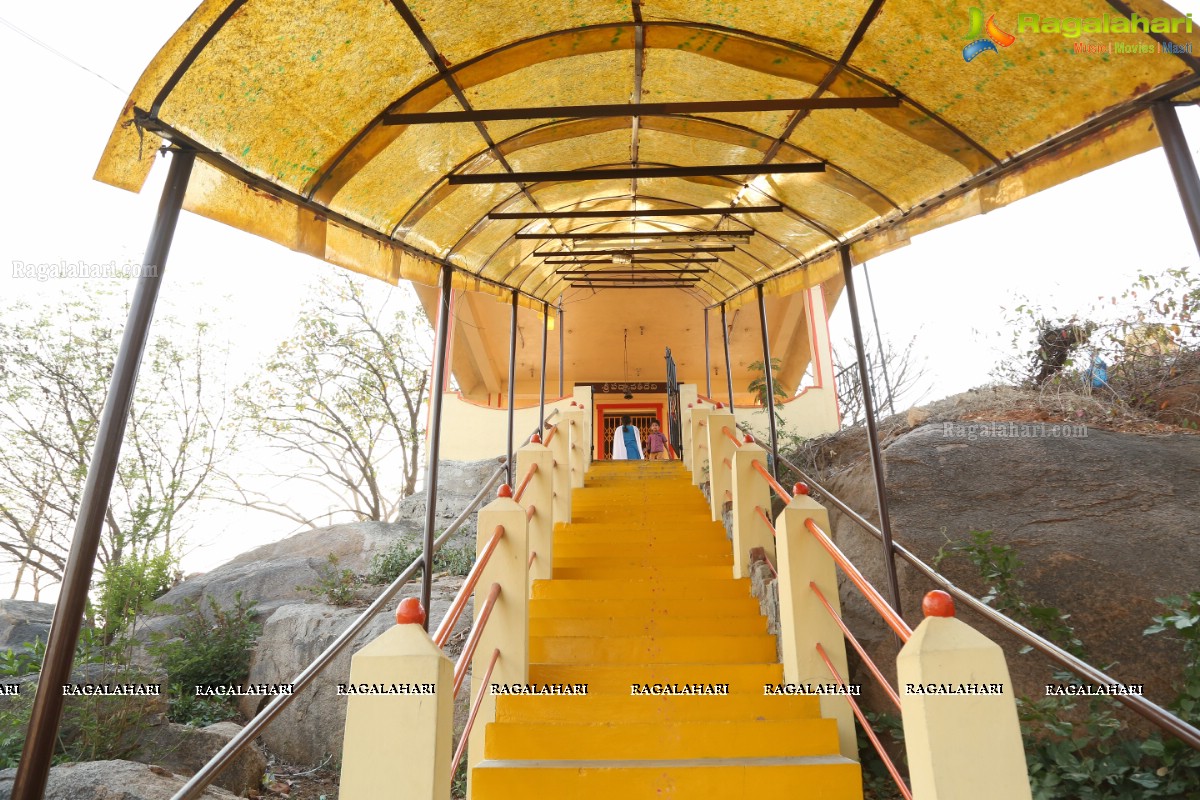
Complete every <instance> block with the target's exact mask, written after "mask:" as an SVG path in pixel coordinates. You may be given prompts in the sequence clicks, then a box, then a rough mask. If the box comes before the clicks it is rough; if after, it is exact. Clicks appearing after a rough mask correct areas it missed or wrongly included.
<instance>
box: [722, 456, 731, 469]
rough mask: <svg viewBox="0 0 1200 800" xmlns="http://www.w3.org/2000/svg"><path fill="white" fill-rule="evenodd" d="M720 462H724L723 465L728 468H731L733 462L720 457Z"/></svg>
mask: <svg viewBox="0 0 1200 800" xmlns="http://www.w3.org/2000/svg"><path fill="white" fill-rule="evenodd" d="M721 463H722V464H724V465H725V466H727V467H729V468H730V469H733V464H732V463H731V462H730V461H729V459H728V458H722V459H721Z"/></svg>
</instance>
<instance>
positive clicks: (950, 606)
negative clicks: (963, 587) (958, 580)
mask: <svg viewBox="0 0 1200 800" xmlns="http://www.w3.org/2000/svg"><path fill="white" fill-rule="evenodd" d="M921 611H923V612H924V613H925V616H927V617H953V616H954V598H953V597H951V596H950V595H949V594H947V593H946V592H943V591H942V590H941V589H934V590H933V591H932V592H929V593H928V594H927V595H925V599H923V600H922V601H921Z"/></svg>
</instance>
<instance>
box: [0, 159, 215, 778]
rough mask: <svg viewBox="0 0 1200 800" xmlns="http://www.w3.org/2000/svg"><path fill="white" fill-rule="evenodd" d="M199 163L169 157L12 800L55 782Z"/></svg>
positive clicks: (102, 416) (80, 512) (101, 421)
mask: <svg viewBox="0 0 1200 800" xmlns="http://www.w3.org/2000/svg"><path fill="white" fill-rule="evenodd" d="M195 161H196V154H195V153H194V152H192V151H190V150H175V151H174V154H173V155H172V156H171V166H170V169H169V171H168V172H167V182H166V185H165V186H164V187H163V193H162V199H161V200H159V204H158V214H157V216H156V217H155V219H154V227H153V228H152V229H151V231H150V241H149V243H148V244H147V245H146V255H145V258H144V264H145V265H146V267H147V269H145V270H143V273H142V275H141V277H139V278H138V282H137V288H136V289H135V290H134V295H133V302H132V303H131V304H130V306H129V317H128V319H127V320H126V322H125V332H124V334H123V335H122V337H121V348H120V350H118V351H117V361H116V364H115V365H114V366H113V373H112V379H111V382H110V383H109V386H108V396H107V398H106V399H105V401H104V411H103V412H102V413H101V416H100V426H99V429H98V430H97V433H96V446H95V449H94V450H93V452H92V460H91V462H90V463H89V464H88V473H87V480H86V482H85V483H84V486H83V496H82V497H81V498H80V501H79V516H78V518H77V519H76V521H75V534H74V536H73V537H72V538H71V550H70V553H69V554H68V555H67V566H66V569H65V570H64V571H63V585H62V593H61V595H60V596H59V600H58V603H57V604H56V605H55V607H54V618H53V621H52V622H51V624H50V635H49V637H48V638H47V642H46V654H45V658H44V659H43V661H42V671H41V677H40V679H39V680H38V685H37V694H36V695H35V696H34V699H33V709H32V711H31V712H30V718H29V728H28V730H27V732H26V736H25V746H24V748H22V752H21V760H20V762H19V764H18V766H17V775H16V778H15V779H14V781H13V786H12V797H13V798H14V800H40V798H41V797H42V794H43V793H44V792H45V790H46V781H47V780H48V779H49V776H50V761H51V758H52V757H53V755H54V747H55V743H56V741H57V739H58V729H59V722H60V719H61V717H62V711H63V701H64V698H63V693H62V687H63V684H66V683H70V682H71V680H70V679H71V668H72V667H73V666H74V661H75V643H76V640H77V639H78V638H79V629H80V627H81V626H82V624H83V614H84V606H85V604H86V603H87V599H88V589H89V588H90V587H91V581H92V572H93V570H94V569H95V564H96V552H97V550H98V549H99V547H100V536H101V534H102V532H103V530H104V517H105V512H106V511H107V510H108V499H109V495H110V493H111V492H112V484H113V478H114V476H115V474H116V471H117V462H118V460H119V459H120V457H121V441H122V439H123V438H124V436H125V425H126V422H127V421H128V419H129V411H130V407H131V405H132V403H133V391H134V387H135V386H136V385H137V377H138V367H139V366H140V364H141V361H142V354H143V353H144V352H145V351H146V342H147V340H148V339H149V337H150V321H151V320H152V319H153V317H154V306H155V304H156V302H157V300H158V290H159V288H160V286H161V285H162V273H163V269H164V267H165V266H166V263H167V255H168V254H169V253H170V250H171V241H172V239H173V238H174V236H175V226H176V223H177V222H178V221H179V212H180V209H181V208H182V207H183V197H184V194H185V193H186V192H187V186H188V178H189V177H190V176H191V174H192V166H193V165H194V164H195Z"/></svg>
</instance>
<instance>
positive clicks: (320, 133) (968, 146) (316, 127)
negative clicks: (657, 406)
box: [96, 0, 1200, 305]
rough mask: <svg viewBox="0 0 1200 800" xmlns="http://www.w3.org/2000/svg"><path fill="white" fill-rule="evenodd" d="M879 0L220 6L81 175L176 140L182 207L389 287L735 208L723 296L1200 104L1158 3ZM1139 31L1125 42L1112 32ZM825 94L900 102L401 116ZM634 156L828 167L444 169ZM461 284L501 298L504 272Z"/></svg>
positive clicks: (809, 266)
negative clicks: (1118, 23) (1051, 23)
mask: <svg viewBox="0 0 1200 800" xmlns="http://www.w3.org/2000/svg"><path fill="white" fill-rule="evenodd" d="M1118 5H1119V6H1121V7H1122V8H1126V7H1127V8H1129V9H1132V11H1131V12H1130V13H1133V12H1136V13H1137V14H1139V15H1141V16H1143V17H1152V18H1156V19H1157V18H1166V19H1168V20H1169V19H1170V18H1171V17H1175V16H1178V15H1179V12H1177V11H1175V9H1173V8H1171V7H1170V6H1168V5H1166V4H1165V3H1163V2H1162V0H1130V2H1129V5H1128V6H1124V5H1122V4H1118ZM870 7H872V3H871V0H855V1H854V2H849V1H848V0H815V4H807V5H801V6H797V5H796V4H795V3H792V2H790V0H759V1H758V2H754V3H737V2H733V0H694V1H690V2H686V3H685V2H683V0H647V2H645V3H639V4H638V5H637V6H636V8H635V7H634V6H633V5H632V4H630V3H628V2H627V0H619V1H618V0H595V1H594V2H591V1H589V2H584V0H480V1H479V2H475V1H474V0H420V1H418V0H390V1H389V2H382V0H370V1H369V2H368V0H331V2H330V3H328V4H324V5H318V6H314V5H312V4H308V5H305V4H303V3H300V2H299V0H235V2H233V3H228V2H208V3H204V4H203V5H201V7H200V8H199V9H198V10H197V12H196V13H195V14H194V15H193V16H192V17H191V18H190V19H189V20H188V21H187V23H185V24H184V26H183V27H181V28H180V30H179V31H178V32H177V33H176V34H175V36H173V37H172V38H171V40H170V41H169V42H168V43H166V45H164V46H163V48H162V49H161V51H160V52H159V54H158V56H156V58H155V59H154V61H153V62H152V63H151V64H150V65H149V66H148V67H147V68H146V70H145V72H144V74H143V75H142V78H141V79H140V80H139V81H138V83H137V85H136V88H135V90H134V92H133V94H132V95H131V97H130V98H129V100H128V102H127V104H126V105H125V106H124V107H123V108H122V109H121V111H120V114H119V118H118V121H117V125H116V127H115V128H114V131H113V133H112V135H111V137H110V139H109V143H108V146H107V148H106V150H105V153H104V156H103V158H102V160H101V163H100V166H99V168H98V169H97V173H96V174H97V177H98V178H100V179H101V180H105V181H107V182H110V183H112V184H114V185H118V186H122V187H124V188H130V189H137V188H140V187H141V186H142V185H143V182H144V178H145V174H146V171H147V169H148V168H149V163H150V161H151V158H150V155H151V154H152V152H153V150H154V149H155V148H156V146H157V145H158V144H159V141H160V139H162V140H166V141H169V142H171V143H172V146H174V147H176V148H188V149H195V150H196V151H197V156H198V159H199V161H200V163H201V166H199V167H198V168H197V170H196V172H195V176H194V177H193V187H192V189H191V190H190V191H189V193H188V196H187V203H188V208H190V209H192V210H195V211H197V212H198V213H201V214H205V215H208V216H211V217H213V218H214V219H219V220H221V221H224V222H227V223H228V224H231V225H234V226H236V227H239V228H242V229H244V230H248V231H251V232H254V233H258V234H259V235H262V236H264V237H266V238H269V239H271V240H272V241H277V242H279V243H281V244H284V245H285V246H288V247H291V248H293V249H296V250H299V251H301V252H305V253H310V254H312V255H314V256H317V257H320V258H324V259H326V260H327V261H330V262H331V263H336V264H339V265H342V266H345V267H347V268H349V269H354V270H358V271H360V272H363V273H365V274H370V275H376V276H378V277H380V278H382V279H385V280H397V279H399V278H403V277H412V278H413V279H417V280H428V279H431V278H436V277H437V272H438V270H439V268H441V267H445V266H450V267H453V269H454V270H459V271H462V270H472V271H478V273H479V275H480V276H481V280H484V279H486V280H491V281H508V280H509V279H510V278H511V279H512V280H514V281H517V280H519V281H520V286H521V287H522V290H524V291H530V292H556V291H558V287H557V285H558V284H561V281H559V280H557V279H554V278H552V277H551V273H552V271H551V273H547V270H546V267H545V266H544V265H541V264H540V263H539V262H538V260H537V259H534V258H531V257H530V255H531V253H532V252H533V251H534V250H536V249H538V248H539V247H545V248H557V249H560V250H565V249H570V248H571V247H572V246H573V245H571V244H570V243H569V242H564V241H561V240H560V241H557V242H556V241H555V240H552V239H544V240H521V241H517V240H515V239H514V238H513V237H514V235H515V233H516V232H518V231H522V232H553V231H557V232H560V233H561V232H566V231H579V232H584V231H586V232H618V231H636V232H644V231H651V230H657V231H680V232H684V231H688V232H704V231H708V230H712V228H713V227H714V226H718V227H720V228H722V229H725V230H729V229H737V228H745V227H746V226H749V227H750V228H751V229H753V230H754V231H755V232H756V233H757V235H755V236H754V237H752V238H751V239H750V240H749V241H748V242H746V243H742V244H738V245H737V250H736V251H734V252H733V253H731V254H730V255H729V257H728V258H727V259H724V260H722V261H721V262H719V263H718V264H716V265H715V266H714V268H713V269H712V270H711V272H710V273H706V274H708V275H710V277H711V281H708V282H706V283H705V288H703V291H705V292H709V293H710V294H712V293H715V294H714V295H713V296H716V297H720V298H721V299H726V300H728V299H735V298H736V297H737V293H738V292H740V291H741V290H743V289H745V288H747V287H749V286H751V285H752V284H753V283H754V282H756V281H763V280H767V281H768V282H769V285H770V286H771V287H772V290H776V291H777V290H781V289H783V288H784V287H789V286H797V285H810V282H811V281H812V280H814V279H815V278H816V277H819V276H820V275H822V274H824V271H825V266H817V267H815V268H814V265H827V264H828V263H833V262H831V261H830V259H829V258H828V255H829V253H830V252H831V251H832V250H833V249H835V248H837V247H839V246H842V245H849V246H851V248H852V254H854V255H855V256H856V257H863V256H864V255H867V254H870V253H879V252H885V251H887V250H888V249H891V248H894V247H898V246H902V245H903V244H904V243H905V242H906V241H907V238H908V237H909V236H911V235H913V234H914V233H919V232H921V231H924V230H930V229H932V228H936V227H938V226H940V225H944V224H948V223H949V222H953V221H956V220H959V219H963V218H965V217H967V216H970V215H972V214H976V213H980V212H982V211H987V210H989V209H991V208H997V207H1000V206H1002V205H1004V204H1006V203H1009V202H1013V201H1014V200H1016V199H1020V198H1021V197H1024V196H1027V195H1028V194H1030V193H1032V192H1035V191H1038V190H1040V189H1041V188H1045V187H1046V186H1050V185H1054V184H1055V183H1057V182H1061V181H1065V180H1069V179H1071V178H1072V177H1075V176H1076V175H1079V174H1082V173H1084V172H1086V171H1088V170H1089V169H1095V168H1097V167H1099V166H1102V165H1105V164H1108V163H1112V162H1113V161H1115V160H1119V159H1120V158H1124V157H1127V156H1128V155H1130V154H1132V153H1134V152H1140V150H1142V149H1145V148H1146V147H1150V146H1153V144H1154V141H1155V135H1156V134H1155V132H1154V131H1153V129H1152V128H1148V129H1147V130H1142V131H1135V130H1134V129H1133V128H1131V127H1130V121H1131V120H1139V122H1138V124H1142V125H1143V126H1145V125H1148V122H1147V121H1146V120H1145V119H1143V116H1144V114H1145V110H1146V108H1147V107H1148V106H1149V104H1150V103H1151V102H1157V101H1160V100H1164V99H1166V100H1169V99H1171V98H1173V97H1176V98H1194V97H1195V96H1200V56H1198V55H1193V54H1191V53H1186V52H1185V53H1179V54H1171V53H1170V52H1165V51H1170V50H1171V43H1178V44H1182V45H1188V46H1192V49H1193V52H1194V53H1195V52H1197V51H1200V29H1197V30H1196V31H1195V32H1187V31H1185V30H1178V29H1177V30H1170V23H1169V22H1168V30H1167V31H1166V32H1165V33H1143V32H1132V33H1126V32H1120V31H1118V30H1108V31H1106V32H1102V31H1101V30H1100V29H1098V28H1096V25H1095V24H1092V23H1088V24H1087V25H1085V24H1083V23H1080V27H1079V28H1078V29H1075V28H1072V29H1071V30H1070V31H1068V30H1067V29H1066V25H1067V23H1066V22H1065V20H1071V19H1074V20H1076V21H1079V20H1080V19H1084V20H1086V19H1090V18H1093V17H1096V18H1106V19H1108V20H1110V21H1111V20H1112V19H1115V18H1118V17H1121V15H1120V14H1117V13H1116V12H1115V11H1114V9H1113V7H1112V6H1110V5H1109V4H1108V3H1107V2H1105V0H1046V1H1045V2H1044V3H1042V4H1041V5H1040V6H1039V7H1038V8H1036V9H1030V8H1027V7H1026V6H1025V5H1022V3H1021V2H1020V0H997V2H996V3H995V4H989V5H987V6H986V13H987V15H992V14H994V15H995V17H994V20H993V23H992V27H991V28H987V27H986V26H985V20H986V17H985V16H983V15H981V14H980V13H975V12H972V11H971V9H972V8H982V7H981V6H979V5H977V4H976V5H972V3H970V2H966V0H949V2H948V4H941V5H938V4H932V5H931V4H930V3H928V2H927V0H882V4H881V5H878V6H876V9H877V10H878V12H879V13H878V14H875V15H874V17H873V18H871V19H868V20H866V21H864V20H863V15H864V14H866V13H867V11H868V8H870ZM635 12H636V14H637V15H640V17H639V18H640V19H641V20H642V21H641V22H640V23H635V21H634V16H635ZM1031 12H1033V13H1036V15H1037V16H1038V19H1039V20H1041V22H1039V23H1038V24H1037V26H1033V27H1031V23H1030V22H1029V20H1028V19H1024V21H1023V22H1022V23H1021V24H1020V25H1018V22H1017V14H1018V13H1020V14H1026V15H1028V14H1030V13H1031ZM1047 19H1058V20H1060V22H1059V23H1058V25H1059V27H1058V29H1057V30H1046V29H1044V27H1045V21H1046V20H1047ZM1122 19H1123V18H1122ZM1071 24H1072V25H1073V24H1074V23H1071ZM1104 24H1109V23H1108V22H1106V23H1104ZM1006 25H1007V26H1009V29H1005V27H1004V26H1006ZM1088 25H1090V26H1091V27H1088ZM973 26H974V27H977V28H978V30H973ZM997 26H998V27H997ZM1038 26H1041V27H1038ZM855 30H859V31H860V32H861V33H862V38H861V40H859V39H857V38H854V37H853V36H852V34H853V32H854V31H855ZM1006 30H1007V31H1008V32H1005V31H1006ZM1076 34H1078V35H1076ZM968 35H970V36H971V37H972V38H971V39H968V38H967V37H968ZM975 37H983V38H979V39H977V38H975ZM985 40H986V41H985ZM972 42H978V44H977V45H975V46H974V47H973V48H972V49H970V50H969V51H968V55H971V56H972V58H971V60H968V59H967V58H966V57H964V47H965V46H966V45H970V44H972ZM851 44H853V45H854V46H853V48H852V49H847V48H848V47H849V45H851ZM1132 45H1136V46H1137V47H1138V48H1140V50H1139V52H1137V53H1124V52H1120V51H1121V50H1126V49H1130V46H1132ZM1164 45H1166V46H1165V47H1164ZM1143 50H1144V51H1145V52H1141V51H1143ZM435 65H436V66H435ZM639 71H640V72H639ZM637 87H640V94H639V97H637V98H635V97H633V94H634V93H635V92H638V88H637ZM812 95H821V96H824V97H828V98H856V97H858V98H878V97H889V96H891V97H896V98H898V99H899V101H900V102H899V105H898V106H896V107H894V108H875V109H861V110H859V111H848V110H840V111H830V110H812V111H801V112H798V113H794V112H792V111H755V112H750V113H744V114H729V113H720V114H715V112H711V111H708V112H705V111H704V110H698V111H694V112H693V113H689V114H678V115H669V116H645V115H644V114H642V115H639V116H638V120H639V123H638V127H637V129H636V133H635V129H634V128H633V126H632V119H633V114H632V111H629V112H628V113H629V116H621V114H618V115H616V116H607V117H606V116H593V115H589V114H587V113H581V112H579V111H571V112H565V111H564V116H563V117H561V118H559V119H557V120H556V119H543V118H537V117H536V116H535V117H533V118H527V119H516V120H507V121H479V122H476V121H473V120H470V119H468V120H467V121H461V120H460V121H458V122H453V123H440V124H432V125H427V124H420V125H418V124H412V125H407V126H404V125H393V124H391V122H390V121H389V120H388V115H389V114H397V113H417V114H420V113H426V112H429V111H463V110H466V111H468V112H471V111H473V110H475V109H484V110H487V109H500V108H506V107H524V106H540V105H550V106H555V105H557V106H562V105H571V106H580V105H588V104H601V103H604V104H623V103H627V102H630V101H631V100H634V99H641V100H643V101H646V102H653V101H705V100H737V99H756V98H762V99H776V98H784V97H805V96H812ZM458 98H461V102H460V99H458ZM464 107H465V108H464ZM621 113H626V111H622V112H621ZM566 114H572V115H573V116H566ZM791 122H794V123H796V125H795V127H794V130H792V129H790V128H791V127H792V126H791V125H790V124H789V123H791ZM785 130H787V131H788V137H787V140H786V141H780V140H779V138H777V137H779V136H782V134H783V132H784V131H785ZM635 154H636V155H635ZM634 159H636V161H637V163H638V164H639V165H641V166H653V165H685V166H709V165H714V166H727V165H730V164H740V163H753V164H759V163H762V162H763V161H767V162H783V163H794V162H802V161H808V160H825V161H827V162H828V164H827V167H828V168H827V169H826V171H825V172H824V173H817V174H811V175H801V174H766V175H733V176H722V175H707V176H689V177H682V176H680V177H671V178H665V177H660V178H649V179H647V178H644V177H638V178H629V177H626V178H611V179H605V180H600V181H588V180H582V179H574V180H566V181H543V182H540V183H532V184H528V185H527V186H525V187H522V186H520V185H517V184H515V183H512V182H497V183H493V184H483V185H470V186H458V185H451V184H450V183H449V180H448V176H449V175H450V174H452V173H456V172H458V173H464V174H474V175H485V176H488V175H490V176H498V177H501V176H500V173H502V172H504V171H506V170H508V169H512V170H515V171H521V172H524V171H565V170H572V169H579V168H585V167H591V166H613V167H623V166H627V165H629V164H630V163H631V161H633V160H634ZM531 197H532V200H531V199H530V198H531ZM767 204H781V205H783V206H784V207H785V210H784V211H783V212H782V213H778V214H750V215H729V216H727V217H726V218H725V219H721V218H719V217H718V218H717V219H715V220H714V219H713V218H712V217H709V216H705V215H699V214H688V215H680V216H676V217H662V216H660V217H658V218H647V217H642V218H638V220H637V221H636V222H635V221H633V220H631V219H630V218H621V219H607V220H604V219H595V218H591V219H589V218H571V219H561V220H554V221H550V220H536V219H535V220H506V221H497V220H490V219H488V217H487V215H488V213H489V212H490V211H494V210H498V211H504V210H520V211H525V212H527V213H534V212H537V211H539V210H543V209H544V210H555V209H571V208H593V209H598V208H611V209H619V208H629V207H632V206H637V207H639V208H653V207H661V208H676V209H679V208H686V207H687V206H689V205H691V206H696V207H698V208H714V207H723V206H728V205H741V206H747V205H767ZM583 241H592V240H583ZM617 241H621V240H617ZM624 241H625V242H626V243H628V242H629V240H628V239H626V240H624ZM649 241H650V240H646V243H649ZM660 243H661V240H660ZM576 249H580V248H578V247H576ZM447 259H449V261H447ZM796 273H803V277H802V278H796V277H792V276H794V275H795V274H796ZM781 276H782V277H781ZM456 281H458V279H457V278H456ZM460 283H461V284H462V285H463V286H466V285H472V286H474V285H479V286H483V287H485V288H484V289H483V291H488V292H492V293H499V294H503V293H504V292H505V291H510V290H511V288H512V285H511V284H510V285H509V286H508V287H507V288H506V287H505V286H496V285H491V284H485V283H480V282H479V281H477V280H475V279H474V278H463V279H462V280H461V281H460ZM735 286H736V287H738V288H736V289H735V288H734V287H735ZM534 287H537V288H534ZM714 287H720V288H714ZM722 293H728V294H722ZM541 299H543V295H540V294H539V295H535V296H529V297H525V298H524V299H523V300H522V301H521V302H529V303H533V304H534V305H536V304H537V303H538V302H540V301H541Z"/></svg>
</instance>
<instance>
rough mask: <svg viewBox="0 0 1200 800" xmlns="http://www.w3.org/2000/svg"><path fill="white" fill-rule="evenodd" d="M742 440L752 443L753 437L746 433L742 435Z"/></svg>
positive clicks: (745, 442)
mask: <svg viewBox="0 0 1200 800" xmlns="http://www.w3.org/2000/svg"><path fill="white" fill-rule="evenodd" d="M742 442H743V443H744V444H754V437H753V436H751V435H750V434H748V433H747V434H746V435H745V436H743V437H742Z"/></svg>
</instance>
